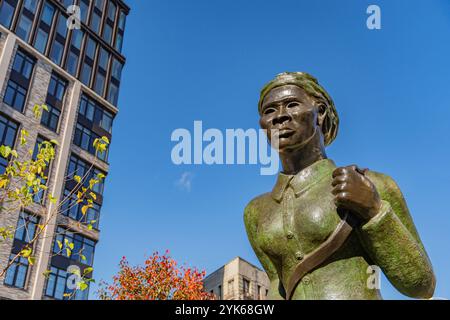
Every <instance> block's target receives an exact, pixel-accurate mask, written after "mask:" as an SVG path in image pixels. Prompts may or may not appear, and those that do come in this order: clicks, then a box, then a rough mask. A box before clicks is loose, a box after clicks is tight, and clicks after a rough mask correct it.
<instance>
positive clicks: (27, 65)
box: [0, 0, 129, 299]
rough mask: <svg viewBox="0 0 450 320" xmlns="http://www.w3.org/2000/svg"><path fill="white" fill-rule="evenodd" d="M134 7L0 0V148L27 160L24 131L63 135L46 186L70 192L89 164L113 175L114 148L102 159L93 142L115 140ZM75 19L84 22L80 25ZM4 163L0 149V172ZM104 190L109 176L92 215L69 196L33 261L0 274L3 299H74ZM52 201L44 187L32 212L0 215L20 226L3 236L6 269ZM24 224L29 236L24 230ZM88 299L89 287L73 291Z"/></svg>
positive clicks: (114, 0)
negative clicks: (75, 277) (67, 247)
mask: <svg viewBox="0 0 450 320" xmlns="http://www.w3.org/2000/svg"><path fill="white" fill-rule="evenodd" d="M72 5H76V7H71V6H72ZM68 8H69V10H68ZM128 13H129V7H128V6H127V5H126V4H125V3H124V2H123V0H59V1H57V0H0V145H9V146H11V147H13V148H16V149H17V151H18V153H19V156H20V159H21V160H26V159H29V158H30V157H33V155H31V154H29V153H28V150H29V148H30V146H29V145H28V146H27V147H26V148H25V147H21V146H20V143H19V142H18V140H19V133H20V130H21V129H25V130H27V131H28V132H29V133H30V136H29V137H28V141H29V144H31V147H32V146H33V145H37V144H39V143H40V142H41V141H43V140H52V139H53V140H56V141H57V142H58V146H57V147H56V157H55V159H54V160H53V161H52V163H51V165H50V168H49V172H48V179H47V181H46V185H47V187H48V190H47V191H46V193H51V194H53V195H54V196H55V197H56V198H57V199H60V200H61V199H63V198H64V197H65V196H67V195H68V194H69V193H70V191H71V190H72V188H73V187H74V184H75V183H74V181H73V176H74V175H79V176H83V175H84V173H85V172H86V171H87V168H90V167H91V165H93V166H94V167H93V168H94V169H93V170H91V174H92V176H93V177H95V175H97V174H99V173H101V174H104V175H107V173H108V169H109V164H108V154H107V152H105V153H104V154H100V155H97V157H96V156H95V155H94V154H95V150H94V148H93V147H92V143H93V141H94V140H95V139H96V138H99V137H103V136H106V137H108V138H109V139H110V140H111V137H112V124H113V121H114V117H115V116H116V114H117V112H118V108H117V101H118V93H119V88H120V80H121V72H122V67H123V65H124V64H125V57H124V56H123V55H122V53H121V50H122V43H123V36H124V31H125V20H126V16H127V15H128ZM78 14H79V15H78ZM78 17H79V18H80V19H79V20H78ZM77 22H79V24H78V26H80V27H78V26H75V27H73V26H74V25H76V24H77ZM36 104H45V105H47V107H48V111H44V112H43V114H42V116H41V118H40V119H36V118H35V117H34V113H33V107H34V105H36ZM6 164H7V159H4V158H2V157H1V156H0V174H1V173H3V172H4V169H5V166H6ZM107 180H108V178H107V177H106V181H107ZM103 189H104V183H100V184H98V185H97V186H95V188H94V191H95V194H96V200H95V203H94V206H93V208H91V209H89V211H88V212H87V214H86V215H84V214H82V213H81V206H79V205H76V203H75V200H73V199H72V200H71V201H68V202H67V207H66V209H67V210H64V207H63V210H61V213H60V214H58V215H56V216H55V217H54V220H53V221H51V223H50V225H49V226H48V227H47V228H46V229H45V234H44V236H43V237H42V239H39V241H38V242H37V244H36V246H35V248H34V252H36V261H35V263H34V264H33V265H29V263H28V261H27V259H23V258H21V259H18V260H17V261H16V262H15V263H14V264H13V265H12V266H11V268H9V270H8V272H7V273H6V275H5V277H3V278H2V279H0V298H2V299H67V297H66V296H65V293H66V294H67V293H69V294H70V293H71V290H72V289H70V288H68V286H67V283H68V281H67V278H68V277H69V274H70V273H69V272H68V268H69V267H73V266H75V267H78V268H79V269H80V270H81V271H83V270H85V269H86V268H89V267H91V266H92V264H93V259H94V252H95V246H96V243H97V242H98V240H99V232H100V226H101V216H100V211H101V207H102V203H103ZM58 202H59V201H58ZM54 206H55V204H52V203H51V202H50V201H48V200H47V195H46V194H39V195H36V199H35V203H34V204H33V205H32V206H30V207H27V208H26V210H25V211H17V212H12V213H11V212H8V213H5V212H0V227H5V226H17V231H16V232H15V234H14V237H13V239H11V240H10V239H7V240H5V241H2V242H0V267H1V268H3V267H4V266H5V265H6V264H7V263H8V262H9V260H10V259H11V257H12V256H13V255H15V254H17V253H18V252H20V249H21V248H22V247H23V245H24V244H26V243H27V241H29V239H30V238H31V237H32V235H33V233H34V232H35V230H36V227H37V225H38V224H39V220H41V219H42V215H43V214H44V215H45V214H48V213H49V212H51V210H54V209H55V208H54ZM89 224H90V225H91V226H93V228H88V227H87V225H89ZM24 226H26V228H25V229H26V230H27V232H26V234H25V233H24V232H23V229H24V228H19V227H24ZM21 230H22V231H21ZM64 239H68V240H69V241H70V242H71V243H73V244H74V246H75V249H74V251H73V253H72V254H71V255H67V254H64V252H62V253H61V252H60V253H58V250H55V248H56V247H57V246H56V243H57V240H58V241H62V242H64ZM81 252H82V254H81ZM45 272H47V273H48V275H47V276H44V273H45ZM87 297H88V290H85V291H77V293H76V295H74V296H72V298H75V299H87Z"/></svg>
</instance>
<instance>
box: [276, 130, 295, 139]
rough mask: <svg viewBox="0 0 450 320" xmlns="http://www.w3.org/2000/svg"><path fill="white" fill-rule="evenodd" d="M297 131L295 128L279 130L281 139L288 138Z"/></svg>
mask: <svg viewBox="0 0 450 320" xmlns="http://www.w3.org/2000/svg"><path fill="white" fill-rule="evenodd" d="M294 133H295V130H291V129H283V130H280V131H278V138H279V139H286V138H289V137H292V136H293V135H294Z"/></svg>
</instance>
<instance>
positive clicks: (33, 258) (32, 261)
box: [28, 257, 36, 266]
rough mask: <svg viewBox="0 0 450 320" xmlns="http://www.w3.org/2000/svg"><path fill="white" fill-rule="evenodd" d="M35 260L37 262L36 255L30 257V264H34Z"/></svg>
mask: <svg viewBox="0 0 450 320" xmlns="http://www.w3.org/2000/svg"><path fill="white" fill-rule="evenodd" d="M35 262H36V258H35V257H28V263H29V264H30V266H32V265H34V263H35Z"/></svg>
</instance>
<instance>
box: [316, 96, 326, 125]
mask: <svg viewBox="0 0 450 320" xmlns="http://www.w3.org/2000/svg"><path fill="white" fill-rule="evenodd" d="M318 109H319V110H318V114H317V125H318V126H319V127H320V128H322V131H325V130H326V128H324V125H326V123H325V122H326V121H325V120H326V118H327V110H328V108H327V106H326V104H325V103H323V102H322V101H319V104H318Z"/></svg>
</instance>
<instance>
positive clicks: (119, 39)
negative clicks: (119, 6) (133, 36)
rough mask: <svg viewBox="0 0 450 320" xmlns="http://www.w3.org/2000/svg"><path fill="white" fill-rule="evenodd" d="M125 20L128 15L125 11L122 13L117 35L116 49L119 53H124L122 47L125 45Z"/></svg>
mask: <svg viewBox="0 0 450 320" xmlns="http://www.w3.org/2000/svg"><path fill="white" fill-rule="evenodd" d="M125 20H126V15H125V13H124V12H123V11H120V15H119V24H118V29H117V35H116V43H115V46H114V47H115V48H116V50H117V51H119V52H122V45H123V35H124V33H125Z"/></svg>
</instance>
